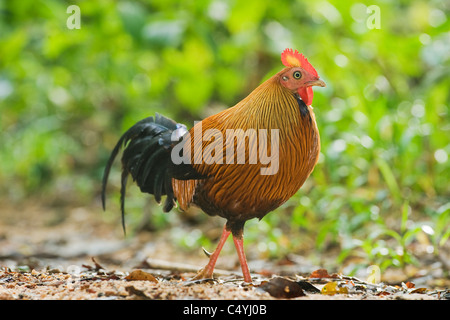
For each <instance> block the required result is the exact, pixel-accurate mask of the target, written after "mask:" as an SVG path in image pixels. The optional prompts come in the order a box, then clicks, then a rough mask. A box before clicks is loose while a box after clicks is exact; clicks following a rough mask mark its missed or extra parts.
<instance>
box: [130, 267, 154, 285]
mask: <svg viewBox="0 0 450 320" xmlns="http://www.w3.org/2000/svg"><path fill="white" fill-rule="evenodd" d="M125 279H126V280H128V281H134V280H145V281H152V282H158V280H157V279H156V278H155V277H154V276H153V275H152V274H151V273H148V272H145V271H142V270H141V269H137V270H133V271H132V272H131V273H130V274H129V275H127V276H126V277H125Z"/></svg>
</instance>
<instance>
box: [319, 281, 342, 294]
mask: <svg viewBox="0 0 450 320" xmlns="http://www.w3.org/2000/svg"><path fill="white" fill-rule="evenodd" d="M338 290H339V288H338V284H337V282H335V281H332V282H328V283H327V284H326V285H324V286H323V288H322V290H321V291H320V293H322V294H326V295H334V294H336V293H338V292H339V291H338Z"/></svg>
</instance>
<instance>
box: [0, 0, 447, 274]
mask: <svg viewBox="0 0 450 320" xmlns="http://www.w3.org/2000/svg"><path fill="white" fill-rule="evenodd" d="M72 4H76V5H78V6H79V8H80V10H81V25H80V26H81V28H80V29H69V28H68V27H67V19H68V18H69V17H70V16H71V13H67V12H66V10H67V7H68V6H69V5H72ZM369 5H376V6H378V7H377V8H379V14H380V16H379V17H380V21H379V22H380V25H379V27H380V28H379V29H378V28H374V29H371V26H372V23H373V22H374V20H371V19H373V18H374V17H375V16H374V15H373V14H376V12H375V13H374V12H371V11H370V12H369V13H368V11H367V6H369ZM449 12H450V3H449V2H448V1H444V0H442V1H437V0H436V1H425V0H423V1H421V0H417V1H366V2H360V1H325V0H321V1H287V0H284V1H268V0H246V1H237V0H230V1H227V0H195V1H194V0H189V1H173V0H171V1H169V0H164V1H106V0H105V1H56V0H54V1H52V0H46V1H35V0H33V1H31V0H30V1H25V0H22V1H7V0H0V131H1V135H0V159H1V160H0V192H1V196H0V199H1V203H3V204H5V205H7V206H10V207H14V206H18V205H20V204H22V203H24V202H27V201H28V202H33V203H41V204H42V205H44V206H56V205H60V206H61V205H62V206H64V205H66V206H75V205H76V206H86V207H93V208H96V210H97V211H98V208H99V191H100V185H101V177H102V171H103V168H104V165H105V163H106V160H107V158H108V156H109V152H110V151H111V149H112V148H113V146H114V145H115V143H116V141H117V139H118V138H119V137H120V135H121V134H122V133H123V132H124V131H125V130H126V129H127V128H128V127H130V126H131V125H132V124H134V123H135V122H137V121H138V120H140V119H142V118H144V117H146V116H149V115H153V114H154V113H155V112H159V113H162V114H164V115H166V116H168V117H171V118H173V119H174V120H176V121H178V122H184V123H185V124H187V125H188V127H190V126H192V124H193V121H194V120H200V119H202V118H204V117H205V116H207V115H210V114H212V113H215V112H217V111H220V110H222V109H224V108H226V107H229V106H232V105H234V104H235V103H237V102H238V101H239V100H240V99H242V98H244V97H245V96H246V95H247V94H248V93H249V92H250V91H251V90H252V89H254V88H255V87H256V86H257V85H258V84H260V83H261V82H262V81H263V80H264V79H266V78H268V77H269V76H271V75H272V74H274V73H275V72H277V71H278V70H280V69H281V68H282V64H281V62H280V53H281V52H282V50H283V49H285V48H287V47H290V48H295V49H298V50H299V51H300V52H302V53H304V54H305V56H306V57H308V59H309V61H310V62H311V63H312V64H313V65H314V66H315V68H316V69H317V71H318V73H319V75H320V76H321V78H322V79H324V80H325V82H326V83H327V88H319V89H315V99H314V107H315V112H316V119H317V122H318V126H319V130H320V133H321V147H322V151H321V157H320V162H319V164H318V165H317V167H316V169H315V171H314V172H313V174H312V176H311V177H310V179H309V180H308V181H307V183H306V184H305V186H304V187H303V188H302V190H301V191H299V192H298V194H297V195H296V196H294V197H293V198H292V199H291V200H290V201H289V202H288V203H286V204H285V205H284V206H282V207H281V208H279V209H278V210H276V212H275V213H271V214H269V215H268V216H267V217H266V218H264V219H263V220H262V221H261V222H257V221H249V222H248V223H247V227H246V231H245V234H246V243H248V245H249V246H254V247H255V248H257V249H258V250H257V252H258V255H259V256H262V257H265V258H270V257H282V256H283V255H285V254H287V253H289V252H297V253H301V254H304V255H308V252H319V253H320V252H327V250H332V249H333V248H334V249H336V250H337V251H338V252H339V254H338V255H337V260H336V262H337V263H342V262H344V261H346V259H351V258H352V257H353V258H354V257H359V258H361V260H360V261H361V262H360V263H361V265H362V266H365V265H370V264H374V263H375V264H378V265H380V266H381V267H382V268H387V267H390V266H404V265H405V264H407V263H417V261H416V258H415V257H416V255H415V254H414V253H413V251H412V249H411V248H413V245H414V244H417V243H422V244H423V243H424V244H426V250H427V252H428V253H430V254H434V255H438V254H439V250H441V248H443V247H444V246H445V245H446V242H448V238H449V235H450V228H449V225H450V203H449V201H450V188H449V172H450V164H449V154H450V121H449V119H450V115H449V100H450V97H449V96H450V94H449V91H450V90H449V89H450V77H449V74H450V33H449V30H450V18H449ZM375 18H376V17H375ZM376 21H377V20H375V22H376ZM119 170H120V165H119V163H118V162H116V165H115V167H114V172H113V174H112V177H111V180H110V181H111V182H112V185H110V187H109V189H108V190H109V193H108V211H110V212H109V213H108V214H110V215H117V217H118V215H119V209H118V205H117V203H118V188H119ZM128 196H129V197H128V200H127V211H128V213H129V214H128V216H127V224H128V229H129V230H130V229H131V232H133V230H136V229H137V226H138V225H142V212H143V211H145V210H147V211H150V214H149V215H145V217H146V218H145V219H147V220H149V224H150V225H151V226H152V228H153V230H156V231H158V230H161V229H166V228H169V227H172V228H175V227H176V228H178V229H177V230H178V231H179V230H180V229H179V224H180V223H184V222H186V221H185V220H183V219H184V218H183V217H180V215H179V214H175V213H170V214H163V213H162V211H161V209H160V207H158V206H157V205H156V204H155V202H154V201H153V199H152V198H150V197H149V196H147V195H140V194H139V191H138V189H137V188H130V189H129V192H128ZM143 208H146V209H143ZM0 218H1V213H0ZM209 220H210V218H208V217H206V215H202V214H193V215H192V217H190V218H189V223H190V224H191V225H192V224H193V223H197V224H199V225H201V224H203V223H206V221H209ZM213 221H214V222H210V223H215V224H217V225H221V224H222V223H223V221H222V220H217V222H216V220H213ZM118 228H120V227H119V226H118ZM178 231H177V233H176V234H177V236H174V242H175V243H176V244H177V245H179V246H180V247H185V248H186V249H194V248H195V249H196V250H197V249H198V247H199V245H205V244H208V243H209V241H210V240H211V239H209V238H208V237H206V236H205V235H204V233H202V232H198V229H197V228H194V227H192V226H191V227H190V228H187V229H186V230H185V231H183V232H178ZM213 241H214V239H213ZM358 261H359V260H358ZM355 265H358V263H355Z"/></svg>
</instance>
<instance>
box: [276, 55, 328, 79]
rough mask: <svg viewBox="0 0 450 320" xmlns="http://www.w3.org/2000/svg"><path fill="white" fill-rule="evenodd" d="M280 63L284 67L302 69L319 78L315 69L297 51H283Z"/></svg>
mask: <svg viewBox="0 0 450 320" xmlns="http://www.w3.org/2000/svg"><path fill="white" fill-rule="evenodd" d="M281 62H283V64H284V65H285V66H286V67H302V68H303V69H305V70H306V71H308V72H309V73H311V74H312V75H313V76H316V77H318V76H319V75H318V74H317V71H316V69H314V67H313V66H312V65H311V64H310V63H309V62H308V59H306V58H305V56H304V55H302V54H301V53H299V52H298V51H297V50H295V51H294V50H292V49H285V50H284V51H283V53H282V54H281Z"/></svg>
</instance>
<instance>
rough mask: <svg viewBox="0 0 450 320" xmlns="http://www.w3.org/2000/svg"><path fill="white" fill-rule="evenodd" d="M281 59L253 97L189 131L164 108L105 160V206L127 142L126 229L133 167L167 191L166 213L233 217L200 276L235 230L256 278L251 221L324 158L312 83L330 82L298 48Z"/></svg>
mask: <svg viewBox="0 0 450 320" xmlns="http://www.w3.org/2000/svg"><path fill="white" fill-rule="evenodd" d="M281 61H282V63H283V65H284V66H285V68H283V69H282V70H281V71H280V72H278V73H277V74H275V75H274V76H272V77H271V78H270V79H268V80H267V81H265V82H264V83H262V84H261V85H259V86H258V87H257V88H256V89H254V90H253V91H252V92H251V93H250V94H249V95H248V96H247V97H246V98H244V99H243V100H242V101H240V102H239V103H238V104H236V105H235V106H234V107H231V108H228V109H225V110H224V111H222V112H220V113H218V114H215V115H213V116H210V117H208V118H206V119H204V120H203V121H200V122H197V123H195V124H194V126H193V127H192V128H191V129H190V130H188V129H187V128H186V126H185V125H183V124H180V123H176V122H174V121H173V120H171V119H168V118H166V117H164V116H162V115H159V114H156V116H155V117H148V118H146V119H143V120H141V121H139V122H137V123H136V124H135V125H134V126H132V127H131V128H130V129H129V130H128V131H126V132H125V133H124V134H123V136H122V137H121V138H120V139H119V141H118V143H117V144H116V146H115V148H114V149H113V151H112V153H111V156H110V158H109V161H108V163H107V165H106V167H105V171H104V176H103V186H102V204H103V209H105V191H106V184H107V181H108V176H109V173H110V169H111V167H112V164H113V161H114V159H115V157H116V156H117V154H118V153H119V151H120V149H121V148H122V147H124V148H125V149H124V151H123V155H122V167H123V168H122V176H121V191H120V194H121V199H120V202H121V212H122V226H123V227H124V229H125V224H124V216H125V191H126V186H127V179H128V176H129V174H131V176H132V178H133V180H134V181H135V182H136V184H137V185H138V186H139V188H140V190H141V191H142V192H145V193H149V194H153V195H154V198H155V200H156V201H157V202H158V203H161V201H162V196H166V197H165V200H164V204H163V211H164V212H168V211H170V210H171V209H172V208H173V207H174V206H179V207H180V208H181V210H186V209H187V208H188V207H189V206H190V205H191V204H193V205H196V206H198V207H200V208H201V209H202V210H203V211H204V212H205V213H206V214H208V215H210V216H215V215H218V216H220V217H223V218H225V219H226V223H225V226H224V228H223V232H222V235H221V237H220V240H219V244H218V246H217V248H216V249H215V251H214V252H213V253H212V254H208V255H209V262H208V264H207V265H206V266H205V267H204V268H203V269H200V271H199V272H198V273H197V275H196V276H195V278H194V279H204V278H212V277H213V272H214V267H215V264H216V261H217V259H218V257H219V254H220V251H221V250H222V247H223V245H224V244H225V242H226V240H227V238H228V237H229V235H230V234H232V237H233V241H234V244H235V247H236V251H237V254H238V257H239V262H240V265H241V269H242V273H243V277H244V281H245V282H249V283H250V282H252V278H251V275H250V271H249V268H248V264H247V260H246V256H245V253H244V246H243V239H244V236H243V229H244V224H245V222H246V221H247V220H249V219H252V218H258V219H262V218H263V217H264V216H265V215H266V214H267V213H269V212H271V211H273V210H274V209H276V208H278V207H279V206H281V205H282V204H283V203H285V202H286V201H287V200H288V199H289V198H290V197H292V196H293V195H294V194H295V193H296V192H297V191H298V189H299V188H300V187H301V186H302V185H303V183H304V182H305V180H306V179H307V178H308V176H309V175H310V174H311V172H312V171H313V169H314V166H315V165H316V163H317V160H318V156H319V151H320V138H319V132H318V129H317V125H316V120H315V116H314V112H313V109H312V107H311V104H312V100H313V90H312V87H313V86H320V87H325V83H324V82H323V81H322V80H320V79H319V76H318V74H317V72H316V70H315V69H314V67H313V66H312V65H311V64H310V63H309V62H308V60H307V59H306V58H305V57H304V56H303V55H302V54H301V53H299V52H298V51H297V50H295V51H293V50H292V49H286V50H284V51H283V52H282V54H281ZM230 137H231V138H230ZM230 150H231V154H230V152H228V151H230ZM269 150H270V158H269V156H268V154H269ZM225 151H227V152H225ZM233 151H234V152H233ZM263 155H264V156H265V157H263ZM263 159H265V160H266V161H262V160H263ZM267 159H270V160H271V163H269V162H268V161H267Z"/></svg>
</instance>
